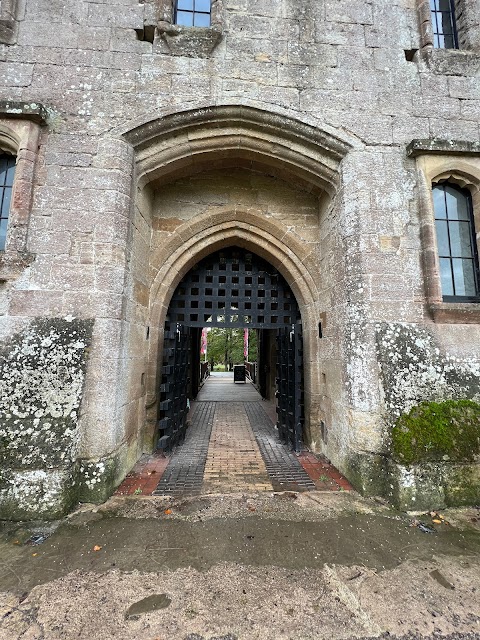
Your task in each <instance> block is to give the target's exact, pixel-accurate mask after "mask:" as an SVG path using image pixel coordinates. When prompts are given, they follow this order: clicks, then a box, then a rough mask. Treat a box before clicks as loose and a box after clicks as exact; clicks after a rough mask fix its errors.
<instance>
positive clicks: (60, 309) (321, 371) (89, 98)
mask: <svg viewBox="0 0 480 640" xmlns="http://www.w3.org/2000/svg"><path fill="white" fill-rule="evenodd" d="M3 4H4V0H2V7H3ZM466 4H472V3H466ZM20 5H21V6H20ZM20 5H19V7H18V8H17V9H18V12H17V17H18V21H17V26H16V32H15V33H16V35H15V44H3V45H0V80H1V83H0V87H1V88H0V100H4V101H5V100H6V101H16V102H22V103H23V104H42V105H44V107H45V111H44V112H45V114H46V115H45V120H46V123H45V124H42V125H41V132H40V136H39V143H38V146H37V149H36V152H35V153H33V156H32V166H33V170H32V172H31V175H30V178H29V179H30V181H31V183H32V184H33V203H32V205H31V208H30V217H29V222H28V235H27V239H26V247H25V250H26V251H27V252H28V255H29V256H30V258H29V261H28V264H26V263H25V264H23V263H22V262H21V261H19V262H18V264H19V269H17V270H16V271H15V273H12V274H11V276H9V277H8V279H6V280H5V282H4V284H2V285H1V286H0V313H1V315H0V337H1V338H2V339H3V340H5V341H7V342H8V341H9V340H12V339H13V336H15V335H17V334H20V332H22V331H27V330H28V329H27V328H28V327H29V326H33V325H32V324H31V323H32V322H35V320H34V319H36V318H38V319H43V320H40V321H45V319H54V318H65V317H70V316H72V317H75V318H78V319H81V320H85V321H87V320H88V321H94V325H93V334H92V344H91V349H90V352H89V357H88V365H87V368H86V374H85V383H84V387H83V389H84V390H83V395H82V396H81V404H80V416H79V419H78V424H77V426H76V433H77V435H78V439H77V440H76V444H75V447H74V449H69V446H70V445H68V446H67V445H66V444H65V447H64V448H65V450H68V451H69V452H70V451H73V452H74V453H72V455H71V456H70V453H68V456H70V457H71V459H72V461H73V459H75V460H76V464H77V465H78V469H79V471H78V473H79V474H80V476H82V474H83V481H82V484H81V486H82V490H81V491H82V493H81V496H82V498H83V499H102V497H104V496H105V495H107V493H108V491H109V490H111V487H112V486H113V485H114V484H115V483H116V482H119V481H120V479H121V478H122V477H123V475H124V474H125V473H126V472H127V471H128V469H129V468H130V467H131V466H132V464H133V463H134V461H135V460H136V459H137V457H138V456H139V455H140V453H141V452H142V450H149V448H151V446H152V429H153V424H154V421H155V416H156V395H155V388H156V387H155V381H156V375H157V374H156V371H157V369H156V367H157V362H158V348H159V345H161V337H162V326H161V320H160V319H161V317H162V312H163V313H164V311H165V310H166V306H167V305H168V296H169V295H171V292H172V287H173V288H174V286H175V282H177V281H178V278H177V280H176V279H175V277H174V276H173V275H172V276H171V278H172V279H171V281H169V284H168V286H167V285H165V286H163V284H162V282H161V281H160V280H161V278H163V275H162V274H168V273H170V272H168V268H169V265H171V264H179V263H178V262H177V263H176V262H175V260H176V259H177V258H176V255H177V253H176V252H179V251H180V248H181V244H180V242H181V241H182V242H184V243H185V247H187V245H188V247H189V248H188V249H186V250H187V253H188V251H190V252H193V251H194V249H193V248H192V247H194V238H195V237H200V236H201V234H202V233H205V234H206V233H207V231H204V230H202V229H205V228H208V222H204V221H205V220H207V221H208V216H209V215H210V213H212V215H213V213H215V214H220V210H221V209H222V208H223V209H224V210H225V216H226V218H225V222H224V224H225V227H224V230H223V231H221V230H220V226H219V231H218V237H220V235H221V233H223V234H224V237H225V238H227V239H229V240H228V241H229V242H231V243H232V244H233V243H235V241H236V240H235V238H236V237H237V240H238V237H239V236H242V238H244V240H242V241H243V242H245V243H247V244H248V246H249V247H250V248H251V249H252V250H255V249H257V250H258V251H260V252H261V251H264V252H268V251H270V253H271V255H272V256H273V258H272V259H277V260H280V259H281V258H280V256H281V255H285V256H290V257H289V258H288V259H289V260H291V267H290V266H288V265H287V264H286V265H285V266H284V272H285V275H286V277H287V279H290V280H292V281H293V283H294V284H295V286H297V292H298V296H299V297H300V298H302V296H303V297H304V300H303V302H302V300H300V302H301V304H303V309H304V327H305V333H306V341H307V354H308V363H309V364H308V367H307V370H306V384H307V387H308V394H307V395H308V406H309V413H308V416H307V423H308V432H307V433H308V437H309V440H310V444H311V445H312V446H313V447H314V448H315V449H316V450H317V451H323V452H324V453H325V454H326V455H327V456H328V457H329V458H331V459H332V461H333V462H334V463H335V464H337V465H338V466H339V467H340V469H341V470H343V471H344V472H346V473H347V475H349V477H350V478H351V479H352V480H353V481H354V482H355V483H356V485H357V486H358V487H360V488H361V489H362V490H364V491H366V492H368V491H371V492H373V491H381V487H380V488H379V487H378V486H377V485H376V486H373V485H371V484H370V480H369V479H370V478H372V477H373V476H375V474H376V469H377V466H376V465H377V464H380V461H381V460H382V459H383V458H382V456H384V455H385V442H386V439H385V433H386V424H387V422H388V420H387V418H386V416H387V413H388V411H387V407H386V405H385V395H384V393H385V389H384V386H382V385H384V381H385V377H381V376H380V369H379V364H378V360H377V355H376V346H377V344H378V343H377V335H378V331H377V328H376V327H377V325H378V324H379V323H389V325H388V326H399V327H402V331H406V332H407V333H406V334H405V335H407V334H408V335H410V334H411V335H417V336H419V335H424V333H423V332H424V331H427V332H428V331H430V332H431V333H430V334H431V335H434V336H435V341H436V343H437V344H438V345H439V347H438V348H439V351H440V355H439V356H438V357H437V356H435V359H434V360H432V363H433V366H436V364H438V362H439V360H438V358H440V361H442V362H443V361H444V362H445V363H447V362H450V361H451V358H457V357H460V358H462V357H463V355H462V354H463V353H464V346H463V345H465V344H468V345H469V351H470V355H469V359H470V360H471V361H475V362H477V361H478V360H479V359H480V341H479V340H478V339H477V337H478V336H477V333H478V326H477V325H475V324H472V323H470V324H467V323H460V324H458V325H456V327H455V328H452V325H451V324H450V322H446V321H445V320H444V321H442V322H438V321H437V322H435V321H434V317H433V315H432V312H431V310H430V308H429V306H428V304H427V294H426V289H425V272H424V264H425V263H424V255H423V244H422V243H423V240H422V236H421V228H422V224H423V223H422V211H421V197H422V196H421V186H422V184H424V183H423V182H422V180H423V178H422V175H423V174H421V171H422V169H421V167H420V165H419V164H418V163H417V160H416V158H415V157H413V156H410V155H408V154H407V152H406V149H407V145H408V144H409V143H410V142H411V141H412V140H413V139H424V140H425V139H427V140H428V139H441V140H445V141H450V140H452V139H453V140H460V141H462V140H463V141H470V142H472V143H478V142H479V128H478V120H479V109H480V93H479V88H478V87H479V86H480V85H479V82H478V72H479V67H480V58H479V57H478V54H477V53H476V52H475V47H474V46H473V45H469V46H468V49H467V50H462V51H441V50H432V49H431V47H429V46H428V43H426V42H425V39H424V37H423V33H422V30H421V20H420V19H419V3H417V2H416V0H415V1H414V0H395V1H394V2H391V1H389V2H387V1H386V0H348V1H346V0H345V1H344V0H307V1H303V2H298V1H297V0H279V1H278V2H266V1H259V0H222V2H220V1H219V2H216V3H215V25H214V32H213V31H211V30H210V31H209V30H206V31H205V33H203V34H200V33H199V32H198V31H195V30H188V29H183V30H182V29H177V28H173V27H172V25H171V5H170V3H169V2H165V1H164V0H149V1H148V2H145V3H138V2H137V1H136V0H109V1H108V2H103V1H99V0H97V1H95V2H93V1H91V0H62V2H59V1H57V0H23V1H22V2H21V3H20ZM169 11H170V13H169ZM469 15H473V14H472V13H470V14H469ZM169 20H170V22H169ZM472 20H473V22H474V20H475V19H474V18H472ZM473 22H472V24H473ZM470 33H471V34H473V33H474V30H473V27H472V31H471V32H470ZM472 37H473V35H472ZM213 39H215V43H214V46H210V45H211V44H212V42H213ZM12 42H13V41H12ZM225 105H226V106H228V105H230V106H232V108H234V109H236V110H237V111H236V112H235V113H240V111H239V110H238V109H239V107H244V108H245V109H246V108H250V109H254V110H256V112H258V113H260V114H263V116H264V118H263V121H262V123H261V124H259V122H253V121H249V120H248V118H249V117H250V116H248V117H247V116H245V118H244V120H243V121H242V122H243V124H242V126H241V127H240V128H239V126H237V125H236V128H234V129H232V130H231V131H230V132H228V127H229V124H230V123H231V120H229V118H231V117H232V116H231V115H230V116H229V115H228V113H230V112H228V111H222V108H223V107H224V106H225ZM204 108H207V109H209V108H212V109H214V108H217V113H220V114H223V115H221V116H219V119H221V118H223V120H222V124H221V125H219V124H218V123H217V124H216V125H215V127H213V126H211V127H209V126H208V122H207V123H206V124H205V123H204V124H203V125H202V127H203V128H202V127H199V128H197V129H195V131H193V129H192V130H190V129H189V132H185V131H183V132H182V133H181V136H180V134H179V136H180V137H178V139H177V142H175V140H174V139H173V142H172V140H170V142H168V145H170V146H168V145H167V143H166V142H165V140H167V139H168V136H169V133H168V131H167V130H166V129H163V130H162V129H161V126H162V125H161V123H169V122H170V120H169V119H168V118H169V117H170V116H171V115H172V114H173V115H175V114H180V116H179V118H180V120H181V118H182V117H183V116H182V114H184V113H189V114H190V115H189V116H188V117H189V118H192V117H193V116H192V115H191V114H195V113H201V112H202V109H204ZM212 113H213V111H212ZM225 114H226V115H225ZM244 115H245V114H244ZM2 116H3V114H2ZM6 117H15V118H19V119H20V120H21V118H22V113H16V114H10V115H9V116H8V115H7V116H6ZM212 117H213V116H212ZM242 117H243V116H242ZM279 118H280V119H281V122H282V124H281V125H279V124H278V122H279V121H280V120H278V119H279ZM237 120H238V118H237ZM268 121H270V124H268ZM248 122H250V124H248ZM149 123H153V124H151V125H150V124H149ZM158 123H160V124H158ZM165 126H167V125H165ZM168 126H170V125H168ZM173 126H174V125H172V127H173ZM175 126H179V125H178V124H175ZM189 126H190V125H189ZM149 127H150V129H149ZM155 127H157V129H155ZM219 127H220V128H221V131H222V137H218V138H215V131H216V130H217V131H218V130H219ZM222 127H223V128H222ZM248 127H250V130H251V132H252V138H250V137H249V135H248ZM309 127H310V129H309ZM149 130H150V131H151V133H150V134H149V133H148V131H149ZM172 130H173V129H172ZM139 131H140V132H141V133H140V134H139V133H138V132H139ZM155 131H156V132H155ZM280 131H283V134H282V135H281V134H280ZM308 131H316V132H317V136H316V137H317V139H316V140H315V139H314V138H315V136H312V135H311V134H310V133H308ZM0 134H1V131H0ZM229 135H231V136H233V137H231V138H228V136H229ZM139 136H140V137H141V139H140V137H139ZM149 136H150V137H149ZM202 136H203V138H202ZM255 136H256V139H257V140H258V142H255V143H254V142H252V139H253V138H255ZM282 136H283V137H282ZM214 138H215V139H214ZM233 139H235V143H233V142H232V144H231V145H230V146H229V144H230V143H229V142H228V140H230V141H232V140H233ZM222 140H223V142H222ZM200 143H201V144H202V145H203V147H201V144H200ZM222 144H223V145H224V147H225V149H226V148H228V153H227V151H225V153H224V155H223V156H222ZM162 145H163V146H162ZM209 145H210V146H209ZM252 145H253V146H252ZM315 145H317V146H316V147H315ZM167 147H168V148H167ZM175 148H176V149H177V151H176V152H175ZM170 149H172V151H171V152H170ZM319 149H321V151H319ZM180 151H182V153H181V154H180ZM29 153H30V150H29ZM169 153H172V154H173V155H174V154H175V153H177V155H176V156H175V158H173V155H171V156H169V155H168V154H169ZM149 154H150V155H149ZM162 154H163V155H162ZM182 154H183V155H182ZM227 155H228V161H227V159H226V156H227ZM158 157H161V158H162V162H161V163H157V164H155V162H154V159H155V158H158ZM202 157H205V158H207V162H206V163H205V162H204V163H203V165H202V160H201V158H202ZM222 157H223V164H222ZM152 158H153V159H152ZM33 160H34V162H33ZM210 160H215V162H216V164H214V165H212V166H210V167H209V171H210V173H208V172H205V166H206V164H207V165H208V162H209V161H210ZM467 161H468V158H467ZM149 162H150V165H149V164H148V163H149ZM160 164H161V166H160ZM145 167H147V168H145ZM144 168H145V169H144ZM292 176H293V177H292ZM137 179H138V180H139V181H138V180H137ZM427 192H428V187H427ZM235 207H237V211H240V210H241V211H242V212H246V213H245V215H246V216H247V217H248V215H251V216H252V218H251V220H250V222H248V221H247V222H244V221H243V220H242V219H241V216H240V215H239V214H235V211H234V210H235ZM232 208H233V213H232ZM226 210H228V211H226ZM209 212H210V213H209ZM243 215H244V214H243V213H242V216H243ZM235 216H237V217H235ZM197 220H198V221H199V222H198V225H197V226H195V224H196V221H197ZM212 220H213V218H212ZM215 220H216V222H215V224H217V221H218V218H215ZM218 224H219V225H220V223H218ZM249 225H250V226H249ZM262 225H263V226H262ZM247 227H248V228H247ZM235 229H237V232H236V231H235ZM281 229H283V230H284V232H285V233H286V235H285V234H284V237H283V239H282V236H281V234H280V230H281ZM187 230H188V233H187ZM258 230H260V231H258ZM235 233H237V236H235ZM262 233H264V234H265V237H268V238H270V239H271V240H269V242H271V243H273V244H275V243H276V244H275V247H274V248H272V249H271V250H270V249H269V247H267V246H264V245H265V241H262V240H261V235H262ZM182 234H183V235H182ZM188 234H191V235H188ZM242 234H243V235H242ZM202 237H203V236H202ZM203 242H204V244H203V245H201V243H198V244H197V245H195V246H196V247H197V248H196V249H195V250H198V251H206V250H207V249H206V247H208V242H209V241H208V238H207V235H205V239H204V241H203ZM218 242H220V240H218ZM262 242H263V244H262ZM289 243H290V245H291V247H294V248H295V250H293V249H292V250H291V252H290V253H289V251H290V247H289ZM267 244H268V243H267ZM282 247H283V248H282ZM296 247H298V254H300V255H298V254H297V253H296V251H297V249H296ZM282 251H283V252H284V253H282ZM268 255H270V254H268ZM274 256H277V258H275V257H274ZM295 256H296V257H295ZM187 257H188V260H190V263H192V261H194V260H195V256H194V255H193V254H188V256H187ZM285 259H287V258H285ZM188 260H186V261H185V263H184V265H185V268H187V266H188V264H189V262H188ZM289 264H290V263H289ZM169 277H170V276H169ZM178 277H180V274H178ZM302 292H303V293H302ZM308 292H310V293H308ZM311 292H314V295H315V299H314V300H313V298H312V299H310V302H309V301H308V300H309V298H308V296H309V295H313V294H312V293H311ZM312 300H313V301H312ZM439 304H441V301H439ZM162 310H163V311H162ZM320 321H322V326H323V328H324V332H323V335H324V337H323V338H321V339H319V338H318V322H320ZM382 326H383V325H382ZM403 327H406V329H405V330H404V329H403ZM408 332H410V333H408ZM430 334H429V335H430ZM392 348H393V347H392ZM382 349H383V351H382V354H383V355H382V358H381V361H382V362H383V361H388V360H389V355H388V349H387V346H386V343H385V344H384V346H383V347H382ZM386 349H387V351H385V350H386ZM447 352H448V354H449V355H448V357H447V356H446V355H445V354H446V353H447ZM422 357H423V358H424V361H425V363H429V362H430V359H431V357H432V356H431V353H430V352H428V353H427V352H424V353H423V355H422ZM449 358H450V359H449ZM425 366H427V368H428V366H430V365H429V364H426V365H425ZM441 366H446V365H443V364H442V365H441ZM382 371H383V369H382ZM382 375H383V373H382ZM415 375H416V374H415ZM415 379H416V378H415ZM387 392H388V390H387ZM472 393H473V392H472ZM427 395H428V394H427ZM79 401H80V400H79ZM22 420H25V425H26V424H27V422H28V421H29V420H33V414H31V415H30V414H29V416H26V417H25V418H24V419H23V418H22ZM321 421H322V422H323V423H324V428H323V436H324V437H323V439H322V435H321V429H320V425H321ZM28 423H29V422H28ZM29 424H30V423H29ZM32 424H33V423H32ZM146 425H148V426H146ZM2 427H3V425H2ZM27 428H29V427H27ZM32 428H33V427H32ZM60 436H61V434H60ZM76 437H77V436H76ZM19 439H20V441H21V442H20V443H19V446H20V447H24V443H23V439H24V437H23V439H22V438H19ZM60 441H62V440H61V438H60V440H59V442H60ZM66 455H67V454H66ZM53 459H54V458H53V457H52V461H53ZM52 465H53V462H52ZM80 469H83V471H80ZM32 473H33V471H32ZM93 479H94V480H95V482H92V480H93ZM29 482H30V483H31V485H32V486H37V485H38V486H39V484H40V483H41V482H43V480H42V481H40V480H38V478H37V476H35V477H33V476H32V478H31V480H29ZM25 486H26V485H25ZM60 503H61V500H60V498H59V504H60ZM62 504H63V503H62ZM31 510H32V513H33V514H34V512H35V507H34V505H32V506H31Z"/></svg>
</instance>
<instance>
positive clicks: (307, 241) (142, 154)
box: [123, 105, 352, 447]
mask: <svg viewBox="0 0 480 640" xmlns="http://www.w3.org/2000/svg"><path fill="white" fill-rule="evenodd" d="M123 135H124V138H125V139H126V140H127V141H128V142H130V143H131V144H132V146H133V149H134V153H135V164H136V166H135V179H136V187H137V192H136V193H137V198H136V210H135V214H134V216H135V220H138V223H139V224H138V228H143V229H145V230H146V232H147V233H150V246H148V247H147V245H146V243H145V237H146V236H147V233H143V235H142V237H141V238H140V240H139V244H143V246H144V256H143V257H142V260H139V261H138V262H139V265H140V263H142V261H143V265H144V266H143V268H140V266H138V268H137V272H136V273H135V270H134V269H133V270H132V272H131V277H132V290H133V292H134V297H135V295H136V292H137V291H138V292H139V293H138V297H137V298H136V299H135V300H134V304H135V305H137V309H138V308H139V305H140V306H141V311H140V312H139V313H137V312H136V311H133V312H132V313H133V315H136V316H137V317H136V318H135V322H137V323H138V318H140V322H139V323H138V324H139V325H140V326H139V328H138V331H136V336H140V335H141V332H142V329H141V326H142V324H143V323H144V324H143V328H144V330H146V331H145V332H146V334H147V335H148V336H149V337H148V345H147V349H148V355H147V357H146V365H145V368H144V370H145V376H144V377H145V384H144V385H143V383H142V390H143V391H142V392H143V393H144V394H145V400H144V402H143V406H144V407H145V406H146V408H147V409H146V411H147V416H146V421H147V426H146V428H145V430H144V436H145V437H144V438H143V440H144V442H146V443H150V442H151V441H152V440H151V437H150V436H151V435H152V434H153V431H154V425H155V420H156V410H157V401H158V398H157V393H156V389H157V383H158V370H157V363H158V357H159V353H160V352H161V348H162V341H163V320H164V318H165V314H166V311H167V308H168V304H169V301H170V298H171V296H172V294H173V291H174V289H175V287H176V286H177V284H178V283H179V282H180V280H181V278H182V276H183V275H184V274H185V273H186V272H187V271H188V270H189V269H190V268H191V267H192V266H193V265H194V264H195V262H196V261H198V260H200V259H201V258H202V257H204V256H205V255H207V254H208V253H210V252H213V251H215V250H217V249H221V248H223V247H226V246H228V245H237V246H239V247H242V248H245V249H248V250H250V251H252V252H254V253H256V254H257V255H259V256H260V257H262V258H264V259H265V260H266V261H268V262H270V263H271V264H272V265H273V266H274V267H276V268H277V269H278V270H279V272H280V273H281V274H282V275H283V277H284V278H285V280H286V281H287V283H288V284H289V286H290V288H291V289H292V291H293V293H294V295H295V297H296V299H297V301H298V304H299V307H300V310H301V315H302V319H303V328H304V333H303V335H304V361H305V363H307V365H306V367H305V404H306V411H305V414H306V428H305V433H306V436H307V441H308V442H309V444H312V445H313V446H314V447H316V446H318V444H319V441H320V436H319V424H320V418H319V416H320V381H319V378H320V376H321V373H320V364H319V348H318V338H319V322H320V320H321V313H322V312H323V311H324V309H322V301H321V294H320V292H319V291H320V290H319V287H318V282H319V279H320V273H321V260H320V249H319V247H320V241H319V237H320V232H319V229H320V227H319V224H320V223H319V220H320V218H322V219H325V218H327V217H328V215H329V213H330V212H331V211H332V209H333V208H334V206H335V198H336V195H337V193H338V188H339V184H340V162H341V161H342V159H343V158H344V157H345V155H346V154H347V152H348V151H349V149H351V148H352V147H351V141H347V140H346V139H345V137H344V136H343V135H341V134H339V135H337V134H336V133H335V132H333V131H326V130H323V129H322V128H320V127H318V126H312V125H310V124H308V123H305V122H301V121H300V120H297V119H295V118H294V117H290V116H288V115H285V114H280V113H273V112H271V111H266V110H262V109H259V108H256V107H251V106H241V105H218V106H202V107H200V108H198V109H191V110H187V111H182V112H177V113H173V114H166V115H163V116H162V117H158V118H155V119H153V120H150V121H147V122H143V123H141V124H140V125H139V126H136V127H135V128H133V129H131V130H130V131H128V132H126V133H124V134H123ZM235 171H238V172H243V173H244V174H248V175H251V176H254V177H255V179H256V177H258V176H263V177H264V178H265V183H267V182H269V183H268V184H264V185H263V187H264V192H263V196H264V195H265V193H267V195H268V193H270V194H271V196H272V197H273V198H275V197H276V194H277V188H278V192H282V190H283V192H285V193H286V192H287V191H288V193H286V196H285V197H286V200H287V201H288V202H287V205H288V206H285V207H284V208H283V209H282V206H283V205H284V204H285V203H284V202H281V201H280V200H281V198H278V197H277V201H276V207H277V208H276V209H275V207H274V209H275V210H274V211H271V210H270V209H269V207H268V206H267V205H265V206H262V205H260V206H256V205H255V204H253V205H252V203H251V202H246V201H242V199H241V197H239V198H238V199H237V200H236V201H235V202H229V200H228V198H227V199H226V200H225V201H222V202H221V203H218V202H212V203H211V204H208V206H206V207H203V208H202V207H196V208H195V209H194V208H192V207H190V208H189V207H186V213H185V212H184V211H183V210H181V201H182V198H179V199H178V203H177V210H178V212H177V213H175V212H174V213H172V212H167V213H165V197H166V196H165V193H168V190H169V189H170V191H171V190H172V189H173V188H176V189H177V193H181V189H188V188H189V185H188V182H189V181H192V180H197V181H201V180H202V178H203V177H204V176H207V177H208V175H211V176H212V177H211V180H212V181H213V183H211V184H215V181H217V180H220V179H221V178H222V177H223V176H224V175H225V174H228V173H229V172H235ZM215 172H216V173H215ZM204 184H206V182H205V180H204ZM175 185H180V186H175ZM223 187H224V188H225V189H228V188H229V185H228V184H224V185H223ZM269 190H270V191H269ZM283 192H282V193H283ZM162 198H163V200H162ZM167 200H168V198H167ZM183 200H184V198H183ZM302 207H303V209H302ZM297 208H298V209H299V210H300V213H299V212H298V211H297ZM301 211H304V212H305V215H304V216H303V217H304V218H305V220H306V219H307V218H308V221H309V222H308V223H307V222H305V224H303V223H301V222H300V223H299V222H298V220H299V219H300V218H301V217H302V215H303V214H302V213H301ZM295 216H296V219H295V221H293V222H292V217H295ZM302 224H303V226H302ZM134 227H136V225H135V224H134ZM148 230H150V231H148ZM135 233H136V230H134V234H135ZM133 246H134V247H135V239H134V240H133ZM147 252H148V259H146V257H147ZM133 263H134V265H135V259H134V261H133ZM145 267H148V277H147V275H146V273H147V272H146V269H145ZM127 340H129V339H128V338H127ZM135 341H136V342H135ZM134 343H135V344H134ZM139 343H140V340H139V338H138V337H136V338H133V339H131V340H130V345H134V346H133V349H137V347H138V346H140V345H139ZM141 346H142V349H143V348H145V346H144V345H141ZM127 348H129V347H127ZM137 371H138V369H137ZM135 375H136V374H135ZM127 376H131V374H130V373H128V372H127ZM137 377H138V376H137ZM142 380H143V374H142ZM132 395H133V394H132ZM138 400H139V402H140V398H139V399H138ZM138 416H139V413H137V414H135V415H134V416H132V417H133V419H134V420H136V421H137V424H138V425H140V419H139V417H138ZM139 428H140V426H139ZM127 429H129V428H128V427H127ZM129 432H130V433H131V434H132V437H133V433H134V429H133V428H131V429H129ZM140 439H141V436H140ZM147 447H148V444H147Z"/></svg>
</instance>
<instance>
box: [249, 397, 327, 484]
mask: <svg viewBox="0 0 480 640" xmlns="http://www.w3.org/2000/svg"><path fill="white" fill-rule="evenodd" d="M245 411H246V413H247V415H248V418H249V420H250V424H251V425H252V429H253V432H254V434H255V438H256V440H257V443H258V446H259V448H260V452H261V454H262V457H263V460H264V462H265V466H266V468H267V471H268V475H269V476H270V480H271V482H272V485H273V489H274V490H275V491H309V490H310V491H311V490H314V489H315V488H316V487H315V483H314V482H313V481H312V480H311V479H310V477H309V475H308V474H307V472H306V471H305V469H304V468H303V466H302V465H301V464H300V462H299V460H298V457H297V456H296V455H295V453H293V452H292V451H290V449H289V448H288V447H287V446H286V445H284V444H282V443H281V442H280V441H279V439H278V433H277V431H276V429H275V427H274V425H273V423H272V421H271V419H270V418H269V416H268V415H267V413H266V411H265V409H264V408H263V407H262V404H261V403H259V402H255V403H253V402H249V403H245Z"/></svg>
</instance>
